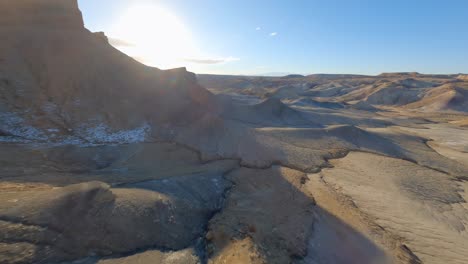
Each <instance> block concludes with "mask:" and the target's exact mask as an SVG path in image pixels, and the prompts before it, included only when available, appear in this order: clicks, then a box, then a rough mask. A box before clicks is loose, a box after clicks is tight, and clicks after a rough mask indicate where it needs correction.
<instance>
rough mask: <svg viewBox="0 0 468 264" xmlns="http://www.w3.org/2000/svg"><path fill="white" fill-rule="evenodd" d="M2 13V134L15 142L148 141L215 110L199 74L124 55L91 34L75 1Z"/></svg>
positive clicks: (23, 1)
mask: <svg viewBox="0 0 468 264" xmlns="http://www.w3.org/2000/svg"><path fill="white" fill-rule="evenodd" d="M1 5H2V8H0V10H1V11H0V12H1V14H3V15H0V19H3V20H5V23H3V21H2V23H0V35H1V36H2V41H1V43H0V58H2V61H1V64H0V89H1V91H2V94H1V97H0V109H1V110H2V115H1V116H0V118H1V119H2V121H3V122H2V123H3V124H2V127H0V130H2V131H4V132H5V131H6V132H8V133H9V134H11V135H12V136H16V137H18V138H21V139H30V140H40V141H55V142H60V141H62V142H67V143H70V142H76V141H85V142H106V141H107V142H109V141H114V142H131V141H142V140H145V139H146V138H147V137H148V136H150V134H151V131H155V130H157V131H158V132H161V131H162V130H163V129H162V128H160V127H161V126H163V125H167V124H178V125H180V124H186V123H190V122H191V120H193V119H196V118H197V117H199V116H201V115H203V114H204V113H206V112H208V110H213V109H212V107H213V106H214V103H213V98H212V95H211V94H210V93H209V92H208V91H206V90H205V89H203V88H202V87H200V86H199V85H198V84H197V82H196V78H195V75H194V74H192V73H189V72H187V71H186V70H185V69H184V68H181V69H174V70H168V71H162V70H159V69H156V68H151V67H147V66H145V65H142V64H140V63H138V62H137V61H135V60H134V59H132V58H130V57H128V56H126V55H125V54H123V53H121V52H119V51H118V50H116V49H115V48H113V47H112V46H111V45H109V43H108V42H107V41H105V36H104V35H103V34H92V33H90V32H89V31H88V30H86V29H85V28H84V26H83V22H82V18H81V13H80V11H79V10H78V8H77V4H76V1H74V0H60V1H52V0H39V1H30V0H20V1H2V2H1ZM156 126H157V127H158V129H154V127H156ZM26 128H28V129H26Z"/></svg>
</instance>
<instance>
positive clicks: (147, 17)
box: [109, 5, 197, 69]
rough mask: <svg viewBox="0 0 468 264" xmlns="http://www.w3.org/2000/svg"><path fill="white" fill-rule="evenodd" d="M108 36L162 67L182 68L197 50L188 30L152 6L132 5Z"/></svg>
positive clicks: (163, 10)
mask: <svg viewBox="0 0 468 264" xmlns="http://www.w3.org/2000/svg"><path fill="white" fill-rule="evenodd" d="M109 36H110V37H111V38H113V39H117V40H118V41H119V42H121V44H122V43H125V44H124V45H116V47H117V48H118V49H120V50H121V51H123V52H125V53H126V54H128V55H130V56H132V57H134V58H136V59H137V60H139V61H141V62H142V63H145V64H147V65H151V66H155V67H158V68H161V69H168V68H175V67H181V66H183V65H184V61H183V59H184V58H189V57H191V56H194V55H195V54H196V53H197V52H196V49H195V45H194V42H193V39H192V36H191V34H190V32H189V30H188V29H187V28H186V27H185V25H184V24H183V23H182V22H181V21H180V20H179V19H178V18H177V17H176V16H175V15H173V14H172V13H171V12H169V11H168V10H165V9H163V8H161V7H158V6H155V5H146V6H143V5H140V6H132V7H130V8H129V9H127V11H126V12H124V14H123V15H122V16H121V17H120V18H119V19H118V21H116V22H115V23H114V24H113V26H112V29H111V31H110V32H109Z"/></svg>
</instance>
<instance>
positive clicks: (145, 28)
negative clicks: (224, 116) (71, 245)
mask: <svg viewBox="0 0 468 264" xmlns="http://www.w3.org/2000/svg"><path fill="white" fill-rule="evenodd" d="M78 1H79V5H80V8H81V10H82V12H83V15H84V19H85V24H86V27H87V28H88V29H90V30H91V31H104V32H106V33H109V32H111V35H112V34H113V32H117V33H115V34H117V35H119V36H118V38H119V39H120V40H123V41H129V42H131V39H126V35H128V34H130V35H132V34H133V33H134V30H135V32H140V33H139V34H140V35H141V34H145V36H147V37H148V39H152V40H153V41H154V43H156V41H157V40H158V39H167V38H169V39H170V40H169V41H172V42H184V44H185V43H187V45H186V46H187V49H188V50H192V49H191V48H189V47H188V46H194V47H195V46H196V49H195V48H194V49H193V50H194V51H193V56H192V55H191V54H189V53H187V54H185V53H184V51H182V50H180V47H176V46H177V44H176V43H172V42H169V43H166V44H167V45H166V46H161V47H160V46H159V45H147V46H146V47H145V48H140V49H139V51H141V52H142V53H145V52H150V53H151V52H153V53H151V55H153V56H152V57H153V61H152V65H154V66H156V67H160V68H165V67H167V66H172V65H176V64H177V66H178V65H179V64H181V66H187V67H188V69H189V70H191V71H195V72H197V73H217V74H248V75H253V74H263V73H271V72H287V73H301V74H310V73H358V74H379V73H381V72H394V71H418V72H422V73H459V72H465V73H467V72H468V1H466V0H446V1H440V0H439V1H435V0H425V1H422V0H406V1H402V0H393V1H390V0H388V1H380V0H362V1H358V0H341V1H340V0H326V1H325V0H308V1H307V0H295V1H272V0H269V1H267V0H250V1H247V0H235V1H233V0H153V1H150V0H99V1H96V0H78ZM135 7H143V9H150V8H148V7H155V8H158V10H159V9H162V10H164V12H165V13H170V16H169V19H165V20H164V21H160V19H159V20H158V18H156V17H153V16H150V17H148V14H144V15H142V16H141V17H144V16H147V18H141V19H142V21H139V20H140V16H135V15H133V16H130V18H129V16H127V20H125V19H123V20H122V16H123V14H126V13H128V10H130V9H132V8H135ZM134 10H141V8H140V9H138V8H137V9H134ZM151 10H152V9H151ZM143 13H145V12H143ZM158 17H166V16H164V14H163V15H162V16H158ZM173 17H175V18H176V19H177V21H176V22H180V24H181V25H183V28H184V30H181V29H175V31H177V34H179V33H180V34H187V32H189V33H188V34H189V35H190V40H189V41H188V40H186V39H187V36H184V37H177V36H165V34H171V35H173V34H172V31H164V30H163V29H161V28H162V27H164V28H168V29H171V27H172V25H173V24H174V23H175V22H174V23H172V22H173V20H174V19H173ZM129 19H130V20H131V21H132V22H131V23H126V21H128V20H129ZM116 21H120V24H119V23H118V22H116ZM168 21H169V23H168ZM122 23H125V24H126V26H127V27H128V28H127V29H126V30H123V31H121V32H120V31H119V29H120V28H122V27H125V26H122ZM171 23H172V24H171ZM116 25H119V26H116ZM177 25H179V24H177ZM180 27H181V26H180V25H179V27H178V28H180ZM175 28H177V27H175ZM129 32H130V33H129ZM168 32H169V33H168ZM181 32H182V33H181ZM135 34H136V33H135ZM135 34H133V35H135ZM108 35H109V34H108ZM110 37H114V36H110ZM133 39H139V38H138V37H135V36H134V38H133ZM179 39H183V41H178V40H179ZM156 46H157V47H160V49H165V48H167V47H174V48H173V49H172V48H171V51H172V53H171V52H166V51H164V50H162V51H161V53H157V52H156V53H155V52H154V51H149V50H148V49H149V48H148V47H156ZM179 46H180V43H179ZM195 50H196V52H195ZM124 51H125V50H124ZM127 53H128V52H127ZM179 53H184V57H183V60H180V61H178V62H177V63H175V64H173V63H166V64H165V65H163V64H161V65H158V60H157V59H155V58H157V55H156V54H179ZM130 55H132V54H130ZM132 56H133V55H132ZM135 56H136V55H135ZM138 56H140V55H138ZM142 56H144V55H142ZM168 56H169V55H168ZM171 56H175V55H171ZM181 56H182V55H181ZM166 59H167V58H166ZM179 59H180V58H179ZM161 61H164V59H161ZM182 64H183V65H182ZM185 64H187V65H185Z"/></svg>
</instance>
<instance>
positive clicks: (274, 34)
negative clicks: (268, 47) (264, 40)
mask: <svg viewBox="0 0 468 264" xmlns="http://www.w3.org/2000/svg"><path fill="white" fill-rule="evenodd" d="M276 35H278V32H271V33H270V37H274V36H276Z"/></svg>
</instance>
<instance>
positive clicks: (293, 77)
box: [281, 74, 305, 79]
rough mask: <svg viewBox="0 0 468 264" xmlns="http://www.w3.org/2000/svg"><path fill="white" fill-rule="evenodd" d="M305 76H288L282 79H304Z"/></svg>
mask: <svg viewBox="0 0 468 264" xmlns="http://www.w3.org/2000/svg"><path fill="white" fill-rule="evenodd" d="M304 77H305V76H304V75H301V74H288V75H286V76H283V77H281V78H282V79H295V78H304Z"/></svg>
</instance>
